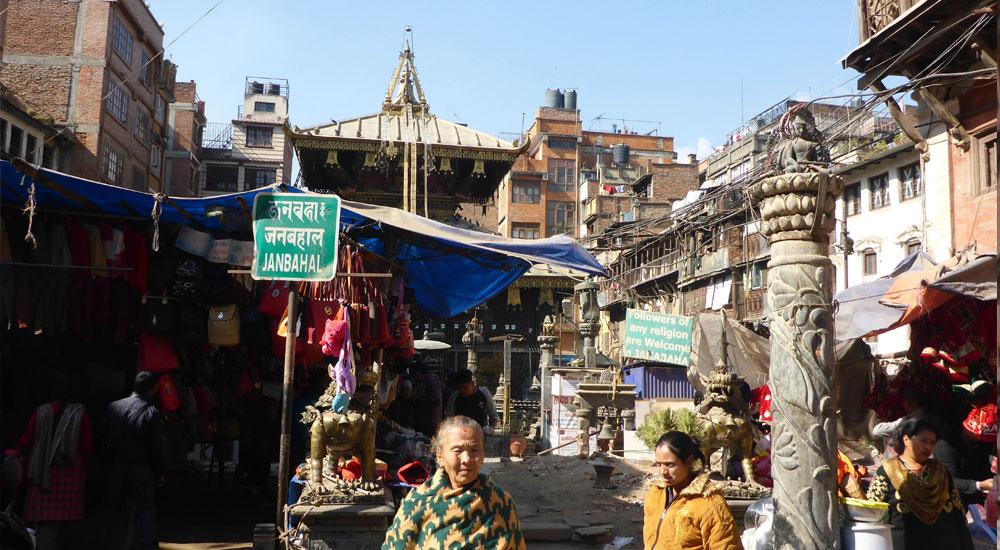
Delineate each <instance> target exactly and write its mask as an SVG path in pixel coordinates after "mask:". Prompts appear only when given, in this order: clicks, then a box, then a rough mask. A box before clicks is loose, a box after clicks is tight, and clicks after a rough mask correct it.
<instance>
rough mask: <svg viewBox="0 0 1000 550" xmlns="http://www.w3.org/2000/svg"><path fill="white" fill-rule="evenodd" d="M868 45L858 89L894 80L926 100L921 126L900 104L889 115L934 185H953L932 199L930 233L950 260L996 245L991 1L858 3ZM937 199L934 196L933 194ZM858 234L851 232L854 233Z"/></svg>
mask: <svg viewBox="0 0 1000 550" xmlns="http://www.w3.org/2000/svg"><path fill="white" fill-rule="evenodd" d="M858 13H859V17H858V22H859V29H858V35H859V38H860V41H861V44H860V45H859V46H858V47H857V48H855V49H854V50H853V51H851V52H850V53H848V54H847V56H846V57H845V58H844V59H843V65H844V67H845V68H852V69H854V70H856V71H858V72H859V73H861V77H860V78H859V80H858V87H859V89H871V90H873V91H876V92H881V91H884V90H885V85H884V84H883V80H884V79H885V78H888V77H902V78H904V79H907V82H906V83H905V84H904V85H903V86H905V87H906V88H907V89H908V91H912V92H913V94H912V95H913V97H914V98H915V99H916V100H917V106H918V111H917V119H918V120H917V122H916V123H914V122H912V121H910V120H907V119H906V117H904V116H902V113H901V111H900V109H899V107H898V105H896V102H895V101H894V100H893V98H892V96H891V95H883V96H882V97H883V101H884V102H885V103H886V104H887V106H888V108H889V112H890V114H891V115H892V116H893V118H894V119H895V120H896V123H897V124H898V125H899V127H900V129H901V130H902V131H903V133H904V134H905V135H906V137H907V138H909V139H910V141H912V142H913V143H914V144H915V145H914V147H915V149H916V150H917V151H918V152H919V153H920V162H921V164H920V172H921V175H922V176H923V180H924V181H926V182H928V187H930V185H931V182H935V183H936V182H948V185H947V186H946V187H945V188H942V189H940V190H939V191H937V192H936V193H935V194H934V195H933V200H926V201H924V202H926V203H927V205H928V217H929V218H931V219H932V220H935V219H939V218H938V215H937V211H936V210H935V212H933V213H932V212H931V211H930V208H934V209H939V208H940V209H943V214H947V217H946V218H945V219H947V220H948V223H943V222H942V223H938V224H936V225H935V226H934V228H933V230H932V231H929V232H928V234H929V235H931V234H932V236H933V238H934V239H943V240H945V241H946V242H948V243H950V247H949V248H950V250H948V251H947V253H941V252H938V254H940V256H942V257H936V258H935V259H938V260H941V259H943V257H944V256H950V255H951V254H953V253H957V252H958V251H961V250H963V249H966V248H969V247H971V246H973V245H975V246H976V247H977V248H978V250H979V251H987V250H991V249H995V248H996V246H997V186H996V183H997V96H996V74H997V51H996V44H997V25H996V10H995V2H992V1H990V0H950V1H942V0H892V1H876V0H858ZM927 195H928V196H930V193H929V190H928V193H927ZM848 225H849V226H850V224H848Z"/></svg>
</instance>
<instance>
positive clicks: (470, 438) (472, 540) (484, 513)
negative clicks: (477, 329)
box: [382, 416, 525, 550]
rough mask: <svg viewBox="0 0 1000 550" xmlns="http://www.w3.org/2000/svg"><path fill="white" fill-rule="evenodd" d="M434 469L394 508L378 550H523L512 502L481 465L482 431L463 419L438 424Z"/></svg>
mask: <svg viewBox="0 0 1000 550" xmlns="http://www.w3.org/2000/svg"><path fill="white" fill-rule="evenodd" d="M434 446H435V452H436V454H437V460H438V465H439V466H440V468H438V471H437V473H435V474H434V476H433V477H431V478H430V479H429V480H427V482H426V483H424V484H423V485H421V486H420V487H417V488H415V489H413V490H412V491H410V494H408V495H406V497H405V498H404V499H403V501H402V502H400V504H399V510H397V512H396V518H395V519H394V520H393V522H392V526H391V527H389V532H388V533H386V536H385V543H384V544H383V545H382V550H422V549H431V548H433V549H439V548H440V549H446V550H452V549H459V548H489V549H496V550H524V548H525V544H524V537H523V536H522V535H521V527H520V523H519V522H518V520H517V511H516V510H515V509H514V500H513V499H512V498H511V497H510V495H508V494H507V493H506V492H504V491H503V489H500V488H499V487H497V486H496V484H494V483H493V480H491V479H490V478H489V477H488V476H486V475H484V474H480V473H479V469H480V468H482V466H483V458H484V454H483V429H482V427H481V426H480V425H479V423H478V422H476V421H475V420H473V419H471V418H469V417H467V416H453V417H450V418H448V419H447V420H445V421H444V422H442V423H441V426H440V427H439V428H438V431H437V435H436V436H435V438H434Z"/></svg>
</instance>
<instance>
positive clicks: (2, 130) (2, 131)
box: [0, 118, 7, 153]
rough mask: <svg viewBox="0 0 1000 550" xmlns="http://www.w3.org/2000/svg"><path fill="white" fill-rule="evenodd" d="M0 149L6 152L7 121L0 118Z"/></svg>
mask: <svg viewBox="0 0 1000 550" xmlns="http://www.w3.org/2000/svg"><path fill="white" fill-rule="evenodd" d="M0 151H2V152H4V153H6V152H7V121H6V120H4V119H2V118H0Z"/></svg>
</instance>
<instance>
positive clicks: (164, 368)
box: [139, 334, 180, 374]
mask: <svg viewBox="0 0 1000 550" xmlns="http://www.w3.org/2000/svg"><path fill="white" fill-rule="evenodd" d="M179 366H180V362H179V361H178V360H177V353H176V352H174V342H173V340H171V339H170V337H169V336H165V335H162V334H140V335H139V370H141V371H143V370H148V371H150V372H155V373H157V374H163V373H165V372H171V371H175V370H177V368H178V367H179Z"/></svg>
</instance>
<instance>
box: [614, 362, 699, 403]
mask: <svg viewBox="0 0 1000 550" xmlns="http://www.w3.org/2000/svg"><path fill="white" fill-rule="evenodd" d="M625 383H626V384H635V391H636V394H637V397H638V398H639V399H656V398H659V397H665V398H671V399H694V388H693V387H692V386H691V384H690V383H689V382H688V380H687V369H685V368H683V367H633V368H632V369H631V370H630V371H629V372H628V373H626V374H625Z"/></svg>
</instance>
